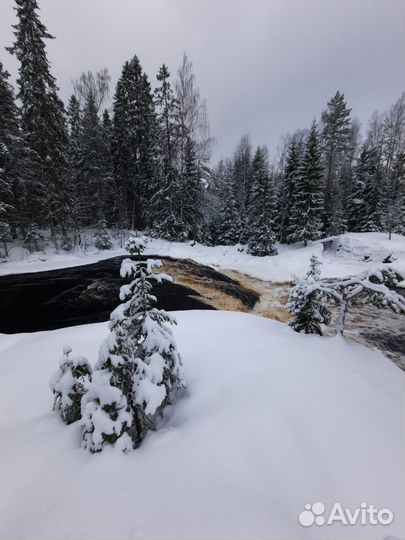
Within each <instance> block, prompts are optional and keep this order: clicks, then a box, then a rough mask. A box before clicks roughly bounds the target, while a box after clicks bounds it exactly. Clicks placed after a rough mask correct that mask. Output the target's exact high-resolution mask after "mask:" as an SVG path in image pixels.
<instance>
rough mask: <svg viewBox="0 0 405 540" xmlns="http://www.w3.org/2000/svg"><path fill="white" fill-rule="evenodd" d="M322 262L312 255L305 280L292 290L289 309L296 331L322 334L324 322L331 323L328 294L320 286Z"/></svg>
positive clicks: (291, 324)
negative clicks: (327, 301)
mask: <svg viewBox="0 0 405 540" xmlns="http://www.w3.org/2000/svg"><path fill="white" fill-rule="evenodd" d="M320 265H321V262H320V261H319V259H318V258H317V257H316V256H314V255H313V256H312V257H311V260H310V267H309V270H308V272H307V273H306V275H305V277H304V279H303V280H301V281H299V282H298V283H297V285H296V286H295V287H294V288H293V289H292V290H291V293H290V297H289V299H288V304H287V309H288V311H289V312H290V313H291V314H292V316H293V317H292V319H290V321H289V323H288V324H289V326H291V328H292V329H293V330H295V331H296V332H304V333H305V334H318V335H320V336H321V335H322V327H321V325H322V324H329V322H330V320H331V312H330V310H329V308H328V307H327V305H326V296H325V295H324V294H323V292H322V290H321V289H320V288H319V287H318V283H319V280H320V276H321V271H320Z"/></svg>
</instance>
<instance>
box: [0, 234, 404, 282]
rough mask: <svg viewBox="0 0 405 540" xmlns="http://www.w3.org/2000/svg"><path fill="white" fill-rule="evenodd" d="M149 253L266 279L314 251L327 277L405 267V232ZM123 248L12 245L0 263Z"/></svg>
mask: <svg viewBox="0 0 405 540" xmlns="http://www.w3.org/2000/svg"><path fill="white" fill-rule="evenodd" d="M147 241H148V245H147V250H146V252H145V253H146V254H154V255H161V256H165V255H167V256H171V257H175V258H183V259H192V260H194V261H195V262H197V263H201V264H206V265H209V266H213V267H215V268H217V269H219V270H222V269H229V270H236V271H238V272H242V273H244V274H247V275H249V276H251V277H254V278H258V279H261V280H264V281H274V282H283V281H291V280H292V279H293V278H294V277H295V276H296V277H302V276H303V275H304V274H305V273H306V271H307V269H308V264H309V259H310V257H311V255H318V256H319V257H320V258H321V260H322V262H323V265H322V269H321V270H322V277H323V278H339V277H344V276H347V275H353V274H356V273H358V272H361V271H362V270H365V269H367V268H371V267H372V266H373V265H380V264H381V263H382V262H383V261H384V260H386V259H387V257H390V260H392V261H393V263H392V266H393V267H394V268H398V269H400V270H401V271H402V272H403V271H404V269H405V237H404V236H401V235H398V234H394V235H392V239H391V240H389V239H388V235H387V234H385V233H346V234H343V235H341V236H339V237H337V238H336V240H335V241H334V242H333V243H332V245H331V246H330V249H324V244H323V242H324V240H319V241H316V242H313V243H312V244H311V245H309V246H308V247H303V246H302V244H295V245H292V246H285V245H281V246H278V249H279V254H278V255H276V256H273V257H254V256H252V255H249V254H247V253H245V252H242V251H241V250H242V249H243V247H242V246H239V248H238V246H215V247H208V246H203V245H201V244H195V245H192V244H191V243H190V242H184V243H182V242H168V241H166V240H160V239H153V238H148V239H147ZM124 253H125V252H124V250H123V249H120V248H118V247H115V248H114V249H113V250H110V251H97V250H95V249H90V250H89V251H88V252H86V253H61V254H55V253H52V251H50V250H48V251H47V253H40V254H33V255H25V256H24V258H23V259H21V256H22V252H21V250H16V249H15V250H14V251H13V250H11V252H10V260H9V261H8V262H3V263H1V264H0V275H5V274H16V273H23V272H38V271H41V270H51V269H55V268H64V267H69V266H79V265H83V264H89V263H92V262H96V261H98V260H101V259H106V258H108V257H114V256H116V255H123V254H124Z"/></svg>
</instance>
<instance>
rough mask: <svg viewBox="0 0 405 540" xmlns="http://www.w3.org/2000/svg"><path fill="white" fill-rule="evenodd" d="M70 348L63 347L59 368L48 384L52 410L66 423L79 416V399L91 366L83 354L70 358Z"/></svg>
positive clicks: (86, 384) (88, 378) (88, 379)
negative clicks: (52, 399) (52, 395)
mask: <svg viewBox="0 0 405 540" xmlns="http://www.w3.org/2000/svg"><path fill="white" fill-rule="evenodd" d="M71 352H72V348H71V347H70V346H69V345H65V346H64V347H63V355H62V357H61V359H60V361H59V369H58V370H57V371H56V372H55V373H54V374H53V375H52V377H51V380H50V382H49V386H50V388H51V390H52V392H53V393H54V395H55V400H54V407H53V408H54V410H55V411H57V412H58V413H59V414H60V416H61V418H62V420H63V421H64V422H65V423H66V424H71V423H72V422H76V421H77V420H80V418H81V400H82V397H83V396H84V394H85V393H86V392H87V389H88V387H89V383H90V380H91V372H92V369H91V366H90V364H89V362H88V361H87V359H86V358H84V357H83V356H75V357H73V358H71V357H70V356H69V355H70V353H71Z"/></svg>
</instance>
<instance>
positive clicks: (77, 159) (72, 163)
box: [67, 95, 85, 244]
mask: <svg viewBox="0 0 405 540" xmlns="http://www.w3.org/2000/svg"><path fill="white" fill-rule="evenodd" d="M67 118H68V133H69V143H68V160H69V182H70V187H71V221H72V228H73V231H74V243H75V244H76V243H77V242H78V241H79V240H78V239H79V232H80V229H81V226H82V225H83V223H84V221H85V218H84V208H83V204H84V193H83V185H82V182H81V175H80V170H81V157H82V152H81V144H82V141H83V133H82V129H83V124H82V113H81V110H80V103H79V100H78V99H77V98H76V96H75V95H72V96H71V97H70V100H69V104H68V108H67Z"/></svg>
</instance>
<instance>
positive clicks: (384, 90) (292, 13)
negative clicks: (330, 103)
mask: <svg viewBox="0 0 405 540" xmlns="http://www.w3.org/2000/svg"><path fill="white" fill-rule="evenodd" d="M38 3H39V5H40V8H41V12H40V14H41V19H42V21H43V22H44V23H45V25H46V26H47V27H48V30H49V31H50V32H51V33H52V34H53V35H55V36H56V39H55V40H53V41H48V55H49V59H50V60H51V63H52V68H53V73H54V75H55V76H56V77H57V80H58V84H59V86H60V89H61V97H62V98H63V99H64V100H66V99H67V98H68V97H69V95H70V94H71V93H72V86H71V79H72V78H76V77H78V76H79V75H80V73H81V72H82V71H85V70H88V69H90V70H95V71H96V70H97V69H100V68H102V67H107V68H108V69H109V71H110V73H111V75H112V82H113V85H115V82H116V80H117V78H118V76H119V74H120V71H121V67H122V64H123V63H124V61H125V60H127V59H129V58H130V57H131V56H133V55H134V54H137V55H138V57H139V58H140V61H141V63H142V65H143V67H144V69H145V71H146V72H147V74H148V76H149V78H150V80H151V82H152V84H155V74H156V72H157V69H158V67H159V65H160V64H162V62H165V63H166V64H167V65H168V66H169V69H170V71H171V72H172V74H173V75H174V74H175V71H176V69H177V67H178V65H179V64H180V61H181V56H182V53H183V51H186V52H187V53H188V55H189V57H190V58H191V60H192V61H193V64H194V71H195V73H196V76H197V81H198V84H199V86H200V89H201V93H202V95H203V96H204V97H205V98H206V99H207V105H208V113H209V118H210V123H211V130H212V134H213V135H214V136H215V137H216V139H217V145H216V149H215V158H218V157H221V156H222V155H225V156H226V155H230V154H231V153H232V152H233V149H234V147H235V145H236V144H237V142H238V140H239V138H240V136H241V135H242V134H243V133H245V132H250V133H251V135H252V141H253V143H254V144H262V143H267V144H268V145H269V148H270V153H271V154H272V155H274V153H275V151H276V146H277V144H278V142H279V138H280V136H281V135H282V134H285V133H287V132H291V131H293V130H294V129H296V128H304V127H307V126H308V125H309V124H310V122H311V120H312V119H313V118H314V116H316V117H319V114H320V112H321V110H322V109H323V108H324V106H325V104H326V101H327V100H328V99H329V98H330V97H331V96H332V95H333V94H334V93H335V92H336V90H337V89H340V90H342V91H343V92H344V93H345V95H346V97H347V100H348V103H349V106H351V107H352V109H353V114H354V116H356V117H358V118H359V119H360V121H361V122H362V123H363V124H366V123H367V120H368V118H369V116H370V114H371V113H372V112H373V111H374V110H375V109H378V110H383V109H385V108H386V107H387V106H388V105H390V104H391V103H392V102H394V101H395V100H396V99H397V97H399V95H400V93H401V92H402V91H403V89H404V86H405V85H404V81H405V62H404V51H405V2H404V0H244V1H241V0H38ZM13 5H14V2H13V0H0V36H1V38H0V45H1V46H2V49H1V52H0V59H1V60H2V62H3V64H4V65H5V67H6V68H7V69H8V71H10V73H11V74H12V76H13V77H14V76H15V74H16V67H17V66H16V63H15V60H14V59H13V58H12V57H10V55H9V54H8V53H7V52H6V51H5V50H4V48H3V46H6V45H10V44H11V43H12V41H13V36H12V33H11V24H13V23H14V22H15V12H14V11H13V9H12V8H13Z"/></svg>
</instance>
